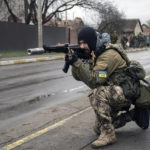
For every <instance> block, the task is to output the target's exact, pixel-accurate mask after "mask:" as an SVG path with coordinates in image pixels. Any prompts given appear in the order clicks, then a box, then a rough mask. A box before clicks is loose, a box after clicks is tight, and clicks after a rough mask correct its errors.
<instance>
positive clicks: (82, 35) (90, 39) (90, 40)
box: [78, 27, 97, 51]
mask: <svg viewBox="0 0 150 150" xmlns="http://www.w3.org/2000/svg"><path fill="white" fill-rule="evenodd" d="M81 40H83V41H84V42H85V43H87V44H88V46H89V48H90V51H92V50H95V49H96V42H97V35H96V31H95V30H94V29H93V28H91V27H83V28H82V29H81V30H80V32H79V34H78V42H80V41H81Z"/></svg>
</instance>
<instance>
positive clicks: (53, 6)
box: [4, 0, 95, 24]
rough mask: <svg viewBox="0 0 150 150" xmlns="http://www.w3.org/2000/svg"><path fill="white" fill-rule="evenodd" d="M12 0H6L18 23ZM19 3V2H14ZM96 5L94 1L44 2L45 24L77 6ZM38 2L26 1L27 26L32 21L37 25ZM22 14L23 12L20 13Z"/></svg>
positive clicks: (43, 15)
mask: <svg viewBox="0 0 150 150" xmlns="http://www.w3.org/2000/svg"><path fill="white" fill-rule="evenodd" d="M11 1H12V0H4V2H5V5H6V7H7V9H8V12H9V13H10V15H11V16H12V18H13V20H14V21H15V22H16V21H17V19H19V16H18V15H17V14H16V13H15V11H14V8H13V7H11V5H10V2H11ZM14 1H15V2H17V3H18V0H14ZM94 5H95V2H94V0H42V20H43V24H44V23H46V22H48V21H49V20H51V19H52V18H53V17H54V16H55V15H56V14H57V13H61V12H64V11H66V10H69V9H72V8H73V7H75V6H79V7H84V8H92V7H93V6H94ZM37 7H38V6H37V0H24V18H25V19H24V20H25V23H26V24H29V23H30V22H31V21H32V22H33V23H34V24H37ZM20 13H21V12H20Z"/></svg>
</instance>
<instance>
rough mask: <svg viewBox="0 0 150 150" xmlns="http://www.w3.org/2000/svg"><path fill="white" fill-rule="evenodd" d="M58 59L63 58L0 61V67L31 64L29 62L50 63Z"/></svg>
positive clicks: (62, 57)
mask: <svg viewBox="0 0 150 150" xmlns="http://www.w3.org/2000/svg"><path fill="white" fill-rule="evenodd" d="M58 59H64V56H52V57H37V58H29V59H20V60H7V61H0V66H4V65H14V64H23V63H31V62H40V61H50V60H58Z"/></svg>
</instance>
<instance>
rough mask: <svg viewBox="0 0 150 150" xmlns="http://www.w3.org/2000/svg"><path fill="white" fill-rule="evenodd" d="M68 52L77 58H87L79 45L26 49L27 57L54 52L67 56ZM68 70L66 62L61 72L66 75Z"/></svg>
mask: <svg viewBox="0 0 150 150" xmlns="http://www.w3.org/2000/svg"><path fill="white" fill-rule="evenodd" d="M70 50H72V51H74V53H76V54H77V56H78V57H79V58H83V59H86V58H87V56H86V54H85V53H84V49H82V48H80V46H79V45H70V44H60V45H52V46H46V45H44V46H43V48H41V49H39V48H37V49H28V50H27V53H28V54H29V55H33V54H43V53H47V52H48V53H50V52H56V53H65V54H66V55H67V54H68V52H69V51H70ZM68 69H69V62H68V61H67V60H66V61H65V65H64V68H63V71H64V72H65V73H67V72H68Z"/></svg>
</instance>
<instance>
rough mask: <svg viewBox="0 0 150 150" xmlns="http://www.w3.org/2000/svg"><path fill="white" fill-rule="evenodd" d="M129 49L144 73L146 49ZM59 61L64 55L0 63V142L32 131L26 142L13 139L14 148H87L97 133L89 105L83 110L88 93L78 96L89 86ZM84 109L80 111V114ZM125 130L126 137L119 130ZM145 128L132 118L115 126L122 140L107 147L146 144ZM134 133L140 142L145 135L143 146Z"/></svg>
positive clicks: (147, 145) (9, 140)
mask: <svg viewBox="0 0 150 150" xmlns="http://www.w3.org/2000/svg"><path fill="white" fill-rule="evenodd" d="M128 55H129V57H130V58H131V59H137V60H139V61H140V62H141V63H142V64H143V65H144V68H145V69H146V71H147V76H148V77H149V72H150V66H149V64H150V59H149V57H150V50H149V51H142V52H134V53H128ZM63 63H64V61H63V60H59V61H58V60H57V61H48V62H40V63H32V64H22V65H13V66H2V67H0V72H1V76H0V135H1V136H0V137H1V138H0V146H2V147H3V146H6V145H7V144H10V143H12V142H15V141H17V142H18V143H19V139H21V138H22V137H27V136H29V135H31V134H32V133H34V136H35V138H33V140H30V137H28V138H27V139H28V140H27V144H25V143H26V141H25V140H22V141H23V144H21V146H20V145H17V146H16V148H15V149H18V150H20V149H22V150H23V149H35V150H37V149H50V150H52V149H54V150H59V149H62V150H66V149H67V150H70V149H73V150H75V149H91V148H90V146H89V145H90V143H91V141H92V140H94V139H95V138H96V136H95V134H94V133H93V131H92V124H93V122H94V114H93V111H92V110H91V109H89V110H86V109H87V107H89V106H90V104H89V102H88V101H87V99H83V98H85V97H86V96H87V94H88V87H86V86H85V85H84V84H83V83H82V82H77V81H75V80H74V79H73V78H72V76H71V72H70V71H69V73H68V74H64V73H63V72H62V67H63ZM66 102H67V103H66ZM83 110H85V112H83V113H81V114H80V113H79V112H80V111H83ZM86 111H87V112H88V113H86ZM78 113H79V114H78ZM74 114H77V116H73V117H72V118H70V119H68V122H67V123H66V125H65V126H64V124H61V123H59V122H60V120H64V119H66V118H67V117H69V116H70V115H74ZM78 115H80V117H78ZM55 123H56V124H55ZM60 124H61V125H60ZM89 124H90V125H89ZM53 125H54V126H55V127H53ZM47 127H50V129H49V130H48V131H47V132H45V133H44V134H41V135H38V133H37V132H38V131H39V130H42V131H43V130H44V129H47ZM53 128H54V130H52V129H53ZM132 131H133V132H132ZM124 132H125V137H124V136H123V135H122V134H124ZM130 132H131V133H130ZM148 133H149V130H148V132H144V133H143V131H141V130H140V129H139V128H137V126H135V124H133V123H131V124H129V126H127V127H125V128H122V129H120V130H118V133H117V135H118V137H119V138H120V139H121V143H119V145H118V146H114V148H112V150H113V149H118V150H119V149H123V150H129V149H138V150H141V149H142V150H148V149H147V148H148V147H149V146H150V145H149V144H148V142H147V141H148V139H149V134H148ZM138 134H140V135H141V136H142V137H143V138H142V142H144V141H143V140H145V142H144V144H146V146H141V144H142V142H141V139H140V137H138V138H136V136H138ZM128 135H129V136H128ZM43 136H44V137H43ZM145 136H146V137H145ZM125 138H128V139H127V143H128V144H131V142H130V141H129V139H130V140H131V141H134V143H135V144H134V146H132V148H131V147H130V146H129V145H125V143H124V142H123V141H124V140H125ZM139 143H141V144H140V145H138V144H139ZM11 146H12V145H11ZM122 146H126V147H123V148H121V147H122ZM7 148H8V147H7ZM10 149H12V147H11V148H10ZM108 149H109V148H108ZM110 149H111V148H110Z"/></svg>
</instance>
